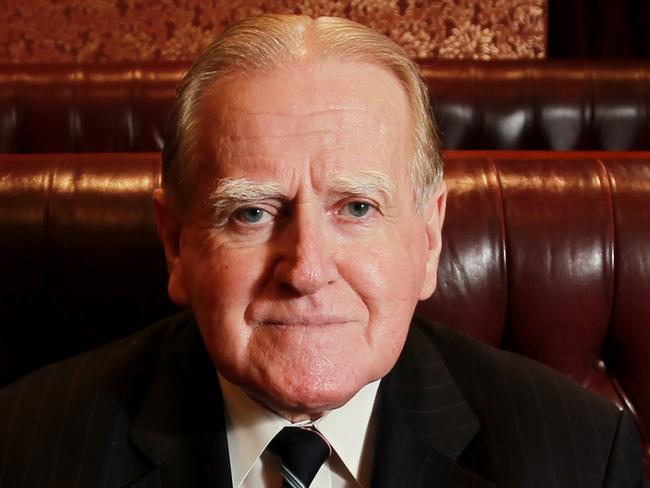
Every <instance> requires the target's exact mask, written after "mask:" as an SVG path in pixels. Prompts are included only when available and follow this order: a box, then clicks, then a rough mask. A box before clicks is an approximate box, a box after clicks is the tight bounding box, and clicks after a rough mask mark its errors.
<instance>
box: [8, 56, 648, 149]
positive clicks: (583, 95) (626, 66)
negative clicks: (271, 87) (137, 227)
mask: <svg viewBox="0 0 650 488" xmlns="http://www.w3.org/2000/svg"><path fill="white" fill-rule="evenodd" d="M187 68H188V65H187V64H183V63H174V64H151V63H141V64H115V65H110V64H96V65H59V64H57V65H0V152H9V153H12V152H13V153H37V152H110V151H129V152H132V151H136V152H137V151H159V150H160V149H161V148H162V143H163V136H164V132H165V124H166V121H167V117H168V114H169V111H170V107H171V104H172V100H173V98H174V94H175V89H176V85H177V83H178V81H179V80H180V78H181V77H182V75H183V74H184V72H185V71H186V69H187ZM422 73H423V75H424V79H425V81H426V83H427V86H428V87H429V91H430V93H431V99H432V109H433V111H434V114H435V116H436V120H437V121H438V124H439V126H440V132H441V136H442V141H443V147H445V148H446V149H537V150H551V149H552V150H576V149H580V150H584V149H593V150H601V149H603V150H619V151H622V150H650V138H649V137H648V134H650V61H648V60H645V61H632V60H630V61H625V62H603V61H592V62H587V61H490V62H479V61H435V62H430V63H428V64H423V65H422Z"/></svg>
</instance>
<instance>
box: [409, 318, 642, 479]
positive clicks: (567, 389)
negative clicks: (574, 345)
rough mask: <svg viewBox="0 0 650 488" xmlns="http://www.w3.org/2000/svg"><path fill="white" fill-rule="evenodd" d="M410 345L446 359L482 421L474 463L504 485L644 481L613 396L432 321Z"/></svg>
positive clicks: (627, 424)
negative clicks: (597, 391) (608, 396)
mask: <svg viewBox="0 0 650 488" xmlns="http://www.w3.org/2000/svg"><path fill="white" fill-rule="evenodd" d="M407 347H408V348H409V350H410V354H411V355H413V353H415V355H418V354H423V355H424V354H435V355H437V356H439V357H440V358H441V359H442V363H444V367H445V368H446V369H447V370H448V372H449V377H450V378H451V379H452V380H453V382H454V383H455V385H456V387H457V388H458V390H459V391H460V393H461V395H462V397H463V399H464V401H465V402H466V403H467V405H468V406H469V408H470V409H471V410H472V412H473V414H474V415H475V417H476V419H477V420H478V422H479V424H480V429H479V431H478V434H477V435H476V437H475V438H474V441H473V444H472V446H473V447H472V448H470V449H468V450H467V451H465V452H464V453H463V455H464V457H463V458H462V462H463V463H464V464H466V465H467V466H473V467H474V468H475V469H476V470H477V471H481V472H483V473H484V474H485V475H486V476H487V477H488V478H490V479H499V480H500V481H501V482H502V483H503V486H523V485H524V484H526V485H530V486H538V485H539V483H540V481H539V480H545V481H544V483H545V482H549V483H555V484H557V486H603V485H604V484H606V483H605V480H607V481H608V482H612V481H614V480H620V479H623V480H625V479H628V480H630V479H634V480H635V481H634V483H630V484H629V485H627V484H625V483H623V484H621V485H620V486H643V481H642V474H641V470H640V469H639V467H640V466H641V462H640V451H639V444H638V437H637V434H636V431H635V428H634V425H633V422H632V419H631V416H630V415H629V414H627V413H624V412H621V411H620V410H619V409H618V408H617V407H616V406H615V405H614V404H613V403H611V402H610V401H608V400H607V399H605V398H601V397H600V396H597V395H595V394H592V393H590V392H589V391H587V390H586V389H585V388H583V387H581V386H580V385H579V384H577V383H576V382H575V381H573V380H572V379H571V378H569V377H567V376H565V375H564V374H561V373H559V372H556V371H554V370H552V369H550V368H548V367H546V366H544V365H542V364H540V363H538V362H536V361H533V360H531V359H529V358H526V357H523V356H520V355H517V354H514V353H511V352H508V351H504V350H499V349H497V348H494V347H491V346H489V345H487V344H484V343H481V342H479V341H477V340H475V339H473V338H471V337H469V336H467V335H465V334H464V333H462V332H460V331H458V330H455V329H452V328H450V327H447V326H444V325H440V324H435V323H431V322H427V321H425V320H419V319H418V320H415V321H414V324H413V327H412V330H411V334H410V337H409V342H408V343H407ZM621 460H623V462H621ZM626 463H629V464H626ZM628 470H629V471H628ZM533 481H534V482H533ZM542 484H543V483H542ZM607 486H609V485H607ZM612 486H619V485H618V484H616V483H613V484H612Z"/></svg>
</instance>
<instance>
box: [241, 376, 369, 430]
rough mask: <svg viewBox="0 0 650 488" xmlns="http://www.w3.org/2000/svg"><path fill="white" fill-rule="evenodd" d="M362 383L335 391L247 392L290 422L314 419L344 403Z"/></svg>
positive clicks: (305, 389)
mask: <svg viewBox="0 0 650 488" xmlns="http://www.w3.org/2000/svg"><path fill="white" fill-rule="evenodd" d="M363 386H364V385H360V386H359V387H358V388H356V387H349V388H347V389H346V388H340V387H339V388H338V389H336V390H335V391H330V390H323V389H318V388H301V389H300V390H298V391H292V390H289V391H287V390H282V391H275V392H274V394H273V395H269V393H270V392H269V391H268V390H267V391H265V392H264V394H261V395H260V394H257V393H255V392H252V391H251V392H248V394H249V396H251V397H252V398H253V399H254V400H256V401H257V402H258V403H261V404H262V405H264V406H265V407H267V408H268V409H269V410H272V411H274V412H275V413H277V414H278V415H280V416H281V417H284V418H286V419H287V420H290V421H291V422H300V421H303V420H316V419H317V418H319V417H321V416H323V414H325V413H326V412H329V411H330V410H335V409H337V408H339V407H341V406H343V405H345V404H346V403H347V402H348V401H349V400H350V399H351V398H352V397H353V396H354V395H355V394H356V393H357V391H358V390H360V389H361V388H362V387H363Z"/></svg>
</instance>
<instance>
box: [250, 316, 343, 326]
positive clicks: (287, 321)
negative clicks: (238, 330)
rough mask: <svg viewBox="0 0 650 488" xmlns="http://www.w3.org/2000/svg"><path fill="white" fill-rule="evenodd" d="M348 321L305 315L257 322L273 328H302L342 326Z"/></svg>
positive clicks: (338, 317)
mask: <svg viewBox="0 0 650 488" xmlns="http://www.w3.org/2000/svg"><path fill="white" fill-rule="evenodd" d="M348 322H349V320H348V319H347V318H344V317H340V316H336V315H307V316H303V315H300V316H293V317H270V318H266V319H264V320H261V321H259V324H260V325H275V326H287V327H290V326H302V327H324V326H333V325H343V324H345V323H348Z"/></svg>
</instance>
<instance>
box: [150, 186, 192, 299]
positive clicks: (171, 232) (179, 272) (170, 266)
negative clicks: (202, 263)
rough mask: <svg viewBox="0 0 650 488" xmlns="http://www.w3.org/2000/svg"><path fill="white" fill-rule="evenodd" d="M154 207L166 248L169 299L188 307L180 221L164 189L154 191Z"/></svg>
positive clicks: (159, 234) (157, 224) (161, 237)
mask: <svg viewBox="0 0 650 488" xmlns="http://www.w3.org/2000/svg"><path fill="white" fill-rule="evenodd" d="M153 205H154V213H155V216H156V227H157V228H158V237H160V240H161V242H162V245H163V247H164V248H165V259H166V261H167V271H168V272H169V282H168V283H167V293H169V298H171V300H172V301H173V302H174V303H176V304H177V305H180V306H187V305H189V299H188V293H187V289H186V288H185V280H184V279H183V265H182V263H181V259H180V253H179V249H180V238H181V223H180V219H179V218H178V216H177V215H176V212H174V209H173V208H172V206H171V205H170V202H169V199H168V198H167V196H166V195H165V192H164V190H163V189H162V188H157V189H156V190H154V192H153Z"/></svg>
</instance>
